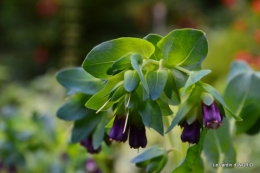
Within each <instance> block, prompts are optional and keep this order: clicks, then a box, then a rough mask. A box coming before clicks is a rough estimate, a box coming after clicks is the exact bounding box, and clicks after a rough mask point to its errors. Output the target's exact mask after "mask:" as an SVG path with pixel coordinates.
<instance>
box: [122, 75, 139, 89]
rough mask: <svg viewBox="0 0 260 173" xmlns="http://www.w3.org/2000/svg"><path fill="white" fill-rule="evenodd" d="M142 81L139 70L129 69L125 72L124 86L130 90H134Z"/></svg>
mask: <svg viewBox="0 0 260 173" xmlns="http://www.w3.org/2000/svg"><path fill="white" fill-rule="evenodd" d="M139 82H140V78H139V76H138V73H137V71H135V70H127V71H126V72H125V74H124V87H125V90H126V91H128V92H132V91H134V90H135V89H136V87H137V86H138V84H139Z"/></svg>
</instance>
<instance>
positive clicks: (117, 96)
mask: <svg viewBox="0 0 260 173" xmlns="http://www.w3.org/2000/svg"><path fill="white" fill-rule="evenodd" d="M125 94H126V90H125V89H124V86H123V85H121V86H119V87H118V88H117V89H116V90H115V92H113V94H112V97H111V101H112V102H117V101H118V100H120V99H121V98H122V97H123V96H124V95H125Z"/></svg>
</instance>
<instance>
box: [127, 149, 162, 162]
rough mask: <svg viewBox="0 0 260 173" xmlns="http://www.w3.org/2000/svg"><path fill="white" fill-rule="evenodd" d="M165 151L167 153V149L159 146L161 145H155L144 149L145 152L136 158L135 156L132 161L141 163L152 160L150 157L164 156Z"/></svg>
mask: <svg viewBox="0 0 260 173" xmlns="http://www.w3.org/2000/svg"><path fill="white" fill-rule="evenodd" d="M165 153H166V150H165V149H164V148H162V147H159V146H153V147H151V148H149V149H147V150H146V151H144V152H143V153H141V154H139V155H138V156H136V157H135V158H133V159H132V160H131V163H140V162H143V161H146V160H150V159H152V158H155V157H158V156H162V155H164V154H165Z"/></svg>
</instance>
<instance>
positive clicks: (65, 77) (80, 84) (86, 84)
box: [56, 67, 104, 95]
mask: <svg viewBox="0 0 260 173" xmlns="http://www.w3.org/2000/svg"><path fill="white" fill-rule="evenodd" d="M56 78H57V80H58V82H59V83H60V84H61V85H62V86H64V87H65V88H66V89H68V90H69V93H68V94H75V93H77V92H80V93H84V94H90V95H93V94H95V93H96V92H98V91H100V90H101V89H102V88H103V87H104V84H103V83H102V80H100V79H97V78H95V77H93V76H91V75H90V74H89V73H87V72H85V71H84V70H83V69H82V68H81V67H78V68H68V69H64V70H61V71H59V72H58V73H57V74H56Z"/></svg>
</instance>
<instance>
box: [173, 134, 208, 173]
mask: <svg viewBox="0 0 260 173" xmlns="http://www.w3.org/2000/svg"><path fill="white" fill-rule="evenodd" d="M205 134H206V130H203V131H202V132H201V135H200V141H199V143H198V144H196V145H193V146H191V147H190V148H189V149H188V151H187V155H186V158H185V159H184V161H183V162H182V163H181V165H180V166H178V167H177V168H176V169H174V170H173V172H172V173H202V172H204V166H203V161H202V159H201V157H200V155H201V152H202V149H203V142H204V138H205Z"/></svg>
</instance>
